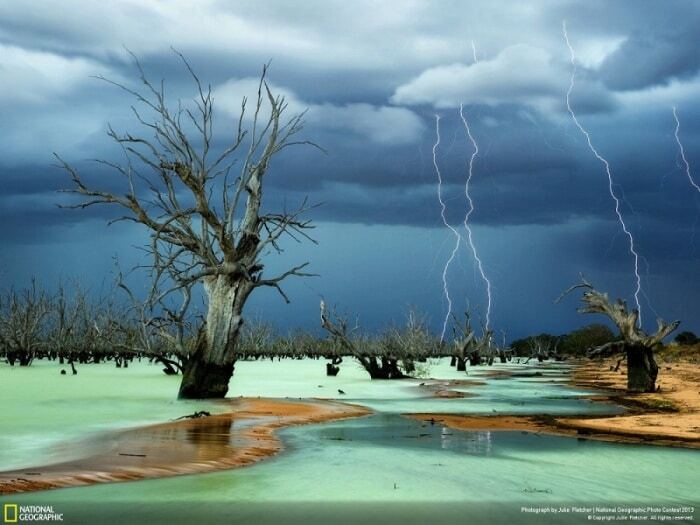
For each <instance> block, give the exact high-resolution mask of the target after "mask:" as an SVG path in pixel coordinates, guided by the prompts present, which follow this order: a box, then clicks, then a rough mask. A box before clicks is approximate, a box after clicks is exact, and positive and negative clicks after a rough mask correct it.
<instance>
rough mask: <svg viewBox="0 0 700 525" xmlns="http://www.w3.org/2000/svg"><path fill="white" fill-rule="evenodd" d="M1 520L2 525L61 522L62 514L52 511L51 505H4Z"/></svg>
mask: <svg viewBox="0 0 700 525" xmlns="http://www.w3.org/2000/svg"><path fill="white" fill-rule="evenodd" d="M2 520H3V523H30V522H43V521H63V514H62V513H59V512H56V511H54V508H53V505H17V504H16V503H5V504H4V505H3V507H2Z"/></svg>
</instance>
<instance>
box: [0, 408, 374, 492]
mask: <svg viewBox="0 0 700 525" xmlns="http://www.w3.org/2000/svg"><path fill="white" fill-rule="evenodd" d="M231 404H232V408H233V411H232V412H230V413H226V414H217V415H214V416H209V417H203V418H199V419H183V420H179V421H172V422H168V423H161V424H157V425H151V426H147V427H142V428H135V429H131V430H125V431H122V432H119V433H117V434H115V435H112V434H110V435H106V436H102V437H101V438H100V439H99V442H98V443H97V445H98V446H97V449H98V450H99V452H97V453H94V454H93V455H90V456H88V457H85V458H82V459H77V460H73V461H67V462H64V463H59V464H53V465H48V466H43V467H32V468H25V469H18V470H14V471H8V472H0V494H11V493H17V492H29V491H35V490H46V489H53V488H60V487H74V486H80V485H92V484H95V483H107V482H115V481H133V480H141V479H149V478H162V477H169V476H175V475H179V474H192V473H202V472H212V471H216V470H225V469H231V468H236V467H242V466H245V465H250V464H252V463H255V462H258V461H260V460H262V459H264V458H266V457H268V456H272V455H274V454H276V453H277V452H279V451H280V450H281V449H282V443H281V442H280V440H279V439H278V438H277V436H276V435H275V429H277V428H280V427H286V426H291V425H304V424H308V423H319V422H323V421H329V420H336V419H345V418H351V417H359V416H364V415H366V414H368V413H369V410H368V409H366V408H364V407H360V406H355V405H348V404H344V403H339V402H331V401H313V402H310V401H305V402H302V401H293V402H292V401H284V400H276V399H236V400H232V401H231Z"/></svg>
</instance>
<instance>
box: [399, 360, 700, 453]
mask: <svg viewBox="0 0 700 525" xmlns="http://www.w3.org/2000/svg"><path fill="white" fill-rule="evenodd" d="M614 365H615V362H613V361H605V362H600V361H596V362H593V361H586V362H585V363H584V364H582V365H581V366H580V367H579V368H577V369H576V370H575V371H574V374H573V377H572V383H573V384H574V385H576V386H579V387H584V388H596V389H605V390H607V391H608V392H609V393H608V395H603V396H593V397H592V398H593V399H597V400H600V401H612V402H615V403H618V404H621V405H624V406H626V407H627V408H628V412H627V413H625V414H623V415H618V416H610V417H576V418H571V417H549V416H537V415H534V416H466V415H445V414H408V415H407V416H408V417H411V418H413V419H417V420H419V421H424V422H425V424H426V425H427V424H436V423H437V424H442V425H445V426H448V427H450V428H454V429H458V430H519V431H524V432H534V433H545V434H554V435H563V436H576V437H585V438H586V439H597V440H602V441H614V442H622V443H647V444H656V445H665V446H679V447H688V448H700V365H698V364H694V363H674V364H663V365H661V370H660V371H659V379H658V381H657V385H659V386H660V391H659V392H657V393H654V394H627V392H626V391H625V388H626V383H627V376H626V372H625V370H624V363H623V365H622V366H621V369H620V370H618V371H617V372H614V371H611V370H610V368H611V366H612V367H614Z"/></svg>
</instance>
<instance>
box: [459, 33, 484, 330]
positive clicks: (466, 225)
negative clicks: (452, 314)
mask: <svg viewBox="0 0 700 525" xmlns="http://www.w3.org/2000/svg"><path fill="white" fill-rule="evenodd" d="M472 45H473V42H472ZM475 54H476V53H475ZM459 118H461V119H462V124H464V129H465V130H466V132H467V137H469V142H471V144H472V147H473V148H474V151H473V152H472V155H471V157H470V158H469V172H468V174H467V181H466V182H465V184H464V195H465V196H466V197H467V202H469V209H468V210H467V214H466V215H465V216H464V228H465V229H466V230H467V242H468V243H469V247H470V248H471V251H472V255H474V260H475V261H476V265H477V267H478V269H479V273H480V274H481V279H482V281H484V284H485V285H486V296H487V303H486V325H485V327H484V331H485V332H488V330H489V326H490V324H491V281H489V279H488V277H486V272H484V265H483V264H482V262H481V258H480V257H479V254H478V252H477V251H476V246H475V245H474V239H473V236H472V229H471V226H469V219H470V217H471V216H472V213H474V201H473V200H472V196H471V193H470V192H469V186H470V184H471V181H472V176H473V174H474V159H476V156H477V155H478V154H479V145H478V144H477V143H476V140H474V136H473V135H472V131H471V128H470V127H469V122H467V119H466V118H465V116H464V105H463V104H460V105H459Z"/></svg>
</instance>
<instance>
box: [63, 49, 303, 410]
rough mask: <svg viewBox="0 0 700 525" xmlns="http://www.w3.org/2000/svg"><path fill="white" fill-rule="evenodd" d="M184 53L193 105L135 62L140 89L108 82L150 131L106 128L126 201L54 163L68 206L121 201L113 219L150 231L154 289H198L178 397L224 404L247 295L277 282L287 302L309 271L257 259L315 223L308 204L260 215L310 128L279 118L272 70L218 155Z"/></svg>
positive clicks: (282, 110) (204, 101) (206, 99)
mask: <svg viewBox="0 0 700 525" xmlns="http://www.w3.org/2000/svg"><path fill="white" fill-rule="evenodd" d="M180 58H181V59H182V61H183V63H184V66H185V68H186V69H187V71H188V72H189V74H190V76H191V78H192V80H193V84H194V87H195V88H196V90H197V96H196V98H195V100H194V105H193V106H192V107H191V108H188V107H183V106H182V105H181V104H180V103H178V104H177V105H176V107H175V108H174V109H171V108H170V106H169V105H168V103H167V102H166V95H165V89H164V85H163V83H162V82H161V83H160V84H158V85H156V84H153V83H152V82H151V81H150V80H148V78H147V77H146V75H145V74H144V72H143V70H142V68H141V66H140V64H139V63H138V61H136V65H137V67H138V71H139V80H140V81H141V83H142V84H143V86H144V87H143V90H142V91H136V90H133V89H131V88H129V87H127V86H125V85H122V84H119V83H115V82H112V81H109V80H107V82H109V83H111V84H114V85H116V86H117V87H119V88H121V89H122V90H124V91H126V92H127V93H128V94H130V95H131V96H133V97H134V99H135V101H136V103H137V106H138V108H137V107H132V111H133V113H134V114H135V116H136V119H137V120H138V122H139V124H140V125H141V128H142V130H143V132H144V134H143V135H140V134H139V135H137V134H132V133H130V132H127V133H124V134H119V133H117V132H116V131H114V130H113V129H112V128H111V126H110V127H109V128H108V135H109V137H110V138H111V139H112V140H113V141H115V142H116V143H117V144H118V145H119V147H120V148H121V150H122V151H123V152H124V154H125V159H126V160H125V161H124V162H123V163H117V162H112V161H109V160H98V161H97V162H98V163H99V164H100V165H102V166H106V167H107V168H110V169H111V170H113V171H114V172H115V173H116V174H118V175H120V176H121V177H123V179H124V182H125V184H126V191H125V193H124V194H117V193H112V192H109V191H104V190H98V189H93V188H92V187H91V186H90V185H89V184H88V183H87V182H85V181H84V180H83V178H82V177H81V176H80V174H79V173H78V171H77V170H76V169H75V168H74V167H73V166H71V165H69V164H68V163H67V162H65V161H63V160H62V159H61V158H60V157H58V156H57V158H58V159H59V161H60V163H61V166H62V167H63V168H65V169H66V170H67V171H68V173H69V174H70V176H71V178H72V181H73V183H74V187H73V188H72V189H69V190H65V191H67V192H69V193H73V194H77V195H79V196H81V197H83V198H85V199H86V200H84V201H83V202H81V203H79V204H75V205H71V206H66V207H69V208H81V209H82V208H87V207H89V206H93V205H96V204H109V205H115V206H117V207H119V208H122V209H124V210H125V211H126V215H124V216H123V217H120V218H118V219H116V220H117V221H119V220H126V221H133V222H136V223H139V224H142V225H144V226H145V227H146V228H147V229H148V230H149V231H150V245H149V246H148V248H147V249H148V251H149V252H150V254H151V256H152V257H153V263H152V276H153V281H154V286H153V290H160V289H163V287H162V286H161V282H166V283H167V286H166V287H165V291H163V292H159V293H160V294H161V295H163V294H169V293H174V292H177V291H178V290H182V289H184V288H187V287H189V286H191V285H192V283H199V282H201V283H203V285H204V291H205V293H206V297H207V312H206V326H205V337H204V338H203V339H202V341H201V344H200V345H198V347H197V349H196V351H195V353H194V354H193V355H191V356H189V359H188V360H187V363H186V365H185V367H184V370H183V379H182V383H181V386H180V392H179V396H180V397H181V398H210V397H223V396H225V395H226V392H227V390H228V383H229V381H230V379H231V376H232V374H233V368H234V363H235V360H236V348H237V342H238V339H239V335H240V330H241V326H242V324H243V307H244V305H245V303H246V301H247V299H248V297H249V296H250V294H251V292H253V290H255V289H256V288H260V287H273V288H276V289H277V290H278V291H279V293H280V294H281V295H282V297H283V298H284V300H285V301H287V302H289V299H288V297H287V296H286V295H285V293H284V292H283V291H282V289H281V288H280V283H281V282H282V281H283V280H284V279H285V278H287V277H289V276H293V275H296V276H307V275H310V274H308V273H305V272H304V271H303V269H304V268H305V267H306V266H307V264H308V263H304V264H301V265H298V266H295V267H293V268H291V269H290V270H287V271H286V272H283V273H280V274H278V275H275V276H272V277H268V276H266V275H263V269H264V265H263V263H262V258H263V255H264V254H265V253H266V252H268V251H270V250H274V251H278V252H279V251H281V248H280V245H279V242H280V240H281V238H282V237H283V236H284V235H285V234H286V235H289V236H291V237H292V238H293V239H294V240H297V241H300V240H302V239H303V238H305V239H309V240H310V238H309V237H308V234H307V233H306V230H307V229H308V228H311V227H312V225H311V224H310V222H309V221H307V220H304V219H302V218H301V216H302V214H303V213H304V212H306V211H307V210H308V209H309V208H310V207H309V206H308V205H307V203H306V200H304V202H303V203H302V204H301V206H299V208H297V209H296V210H294V211H282V212H281V213H264V212H263V211H262V210H261V205H262V195H263V191H262V190H263V180H264V178H265V176H266V174H267V171H268V168H269V167H270V163H271V161H272V159H273V157H275V156H276V155H277V154H278V153H280V152H281V151H282V150H284V149H285V148H287V147H289V146H293V145H299V144H310V145H313V143H311V142H308V141H304V140H299V139H297V138H296V136H297V134H298V133H299V132H300V131H301V130H302V128H303V124H304V122H303V113H302V114H299V115H294V116H292V117H290V118H289V119H287V120H283V117H284V116H285V115H286V109H287V103H286V102H285V100H284V98H283V97H281V96H275V95H273V94H272V92H271V91H270V89H269V87H268V85H267V83H266V81H265V76H266V72H267V66H266V67H264V68H263V71H262V75H261V77H260V82H259V85H258V91H257V98H256V99H255V101H254V109H253V111H252V114H250V113H249V112H248V111H247V107H248V105H247V100H246V99H245V98H244V99H243V100H242V102H241V110H240V116H239V118H238V121H237V129H236V132H235V134H234V136H233V140H232V141H231V142H230V143H229V144H228V145H227V146H226V147H224V148H222V149H217V148H215V147H214V144H215V142H216V138H215V136H214V131H213V120H214V119H213V114H214V113H213V98H212V92H211V87H210V86H209V87H204V86H203V85H202V83H201V82H200V80H199V78H198V77H197V76H196V75H195V73H194V72H193V70H192V68H191V67H190V65H189V64H188V63H187V61H186V60H185V59H184V58H183V57H182V56H181V55H180ZM103 80H105V79H103ZM142 111H143V112H144V113H142ZM234 169H236V170H237V173H238V175H237V176H234V175H233V170H234ZM159 300H160V298H156V299H155V302H158V301H159Z"/></svg>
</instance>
